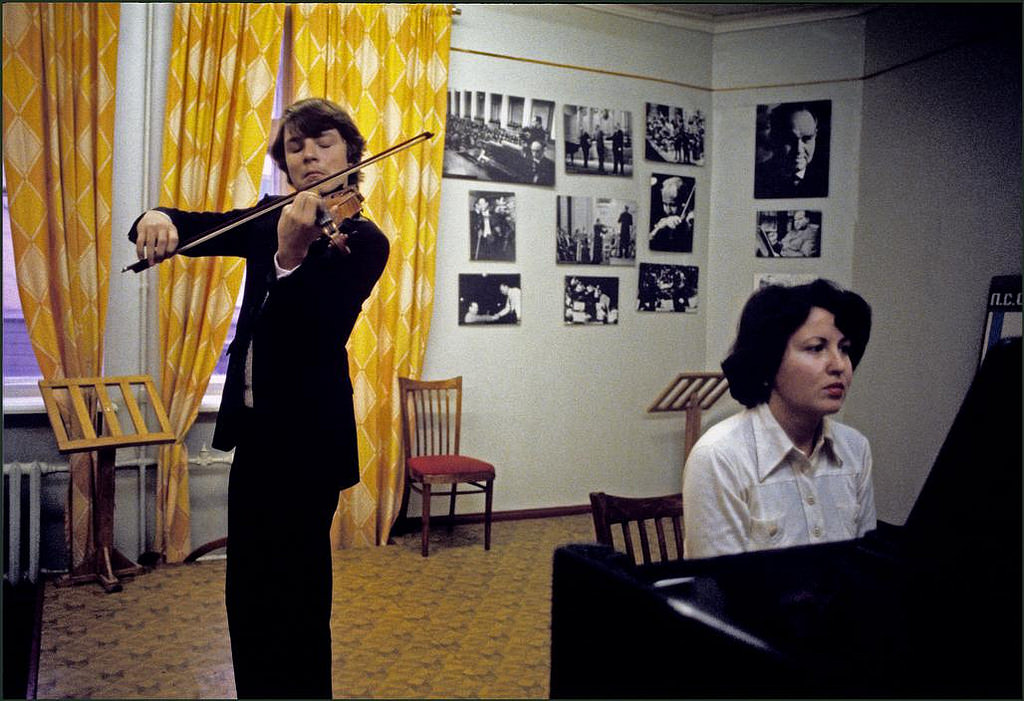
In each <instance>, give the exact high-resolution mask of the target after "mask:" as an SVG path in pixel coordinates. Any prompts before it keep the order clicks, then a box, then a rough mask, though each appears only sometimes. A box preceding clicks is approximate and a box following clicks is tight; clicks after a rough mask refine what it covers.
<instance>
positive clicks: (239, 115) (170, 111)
mask: <svg viewBox="0 0 1024 701" xmlns="http://www.w3.org/2000/svg"><path fill="white" fill-rule="evenodd" d="M283 33H284V5H281V4H271V3H252V4H249V3H212V4H205V3H192V4H180V5H177V6H176V7H175V13H174V28H173V32H172V39H171V42H172V43H171V45H172V47H173V50H172V55H171V65H170V72H169V76H168V81H167V123H166V134H165V137H164V146H163V171H162V172H163V183H162V186H161V191H160V204H161V205H164V206H169V207H177V208H179V209H186V210H194V211H225V210H228V209H232V208H236V207H248V206H251V205H253V204H255V203H256V200H257V198H258V195H259V187H260V178H261V173H262V170H263V162H264V156H265V154H266V150H267V145H268V142H269V128H270V120H271V113H272V110H273V106H274V87H275V82H276V78H277V70H278V64H279V63H280V51H281V38H282V36H283ZM244 268H245V263H244V261H242V260H240V259H237V258H203V259H187V258H185V257H184V256H176V257H174V258H172V259H170V260H169V261H168V262H166V263H164V264H162V265H161V266H160V267H159V288H160V291H159V345H160V363H161V371H160V380H161V396H162V398H163V401H164V405H165V406H166V407H167V413H168V416H169V418H170V421H171V425H172V428H173V429H174V432H175V434H176V435H177V436H178V438H179V441H178V442H177V443H174V444H172V445H169V446H162V447H161V448H160V452H159V459H158V475H159V476H158V480H157V516H156V542H155V544H154V547H155V548H156V550H157V551H158V552H160V553H161V554H162V555H163V556H164V558H165V559H166V560H167V561H168V562H180V561H181V560H183V559H184V558H185V557H186V556H187V555H188V553H189V551H190V549H191V537H190V523H189V521H190V519H189V499H188V450H187V448H186V447H185V445H184V444H183V443H181V438H183V437H184V436H185V433H186V432H187V431H188V429H189V428H190V427H191V426H192V423H193V422H194V421H195V418H196V416H197V414H198V413H199V405H200V402H201V401H202V398H203V393H204V392H205V391H206V386H207V384H208V383H209V380H210V375H211V374H212V373H213V369H214V367H215V366H216V364H217V358H218V356H219V355H220V352H221V349H222V348H223V347H224V340H225V338H226V336H227V333H228V330H229V327H230V325H231V316H232V313H233V312H234V307H235V298H236V296H237V295H238V288H239V287H240V285H241V281H242V275H243V272H244Z"/></svg>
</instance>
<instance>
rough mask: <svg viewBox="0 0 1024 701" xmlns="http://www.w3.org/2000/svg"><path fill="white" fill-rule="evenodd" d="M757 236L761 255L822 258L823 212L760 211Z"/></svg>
mask: <svg viewBox="0 0 1024 701" xmlns="http://www.w3.org/2000/svg"><path fill="white" fill-rule="evenodd" d="M755 235H756V236H757V257H758V258H820V257H821V212H818V211H812V210H809V209H807V210H805V209H797V210H793V211H774V212H758V213H757V231H756V232H755Z"/></svg>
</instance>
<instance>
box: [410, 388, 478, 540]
mask: <svg viewBox="0 0 1024 701" xmlns="http://www.w3.org/2000/svg"><path fill="white" fill-rule="evenodd" d="M398 390H399V396H400V399H401V402H402V404H401V417H402V444H403V446H404V452H405V489H404V490H403V492H402V508H401V510H400V516H401V519H402V520H403V521H405V520H406V518H407V511H408V509H409V493H410V491H413V490H415V491H416V492H417V493H419V494H421V495H422V497H423V517H422V526H421V529H420V532H421V536H420V537H421V540H422V544H421V549H422V554H423V557H427V556H428V555H429V539H430V500H431V499H432V498H433V497H439V496H447V497H449V500H450V501H449V506H448V519H449V523H451V522H452V521H453V520H454V518H455V497H456V496H457V495H459V494H483V495H484V549H485V550H490V549H491V502H492V496H493V487H494V465H492V464H491V463H489V462H484V461H483V460H479V459H477V458H472V457H469V456H467V455H461V454H460V453H459V438H460V434H461V427H462V377H461V376H459V377H453V378H450V379H447V380H413V379H410V378H407V377H399V378H398ZM435 485H448V487H449V489H448V490H447V491H443V492H435V491H433V488H434V486H435ZM460 485H468V486H466V487H464V488H463V489H459V486H460Z"/></svg>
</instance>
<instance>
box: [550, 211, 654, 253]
mask: <svg viewBox="0 0 1024 701" xmlns="http://www.w3.org/2000/svg"><path fill="white" fill-rule="evenodd" d="M636 210H637V208H636V202H634V201H632V200H618V199H613V198H609V197H597V198H594V197H573V196H569V195H559V196H558V197H557V215H556V221H555V224H556V227H557V232H558V240H557V244H556V253H555V262H556V263H581V264H584V265H633V263H634V262H635V260H636V234H635V228H634V227H635V222H636V219H635V216H634V215H635V214H636Z"/></svg>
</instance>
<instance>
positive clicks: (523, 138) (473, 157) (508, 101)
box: [442, 89, 555, 186]
mask: <svg viewBox="0 0 1024 701" xmlns="http://www.w3.org/2000/svg"><path fill="white" fill-rule="evenodd" d="M554 116H555V103H554V102H552V101H551V100H538V99H533V98H529V97H517V96H513V95H504V94H501V93H493V92H485V91H482V90H454V89H450V90H449V91H448V123H447V129H446V131H445V143H444V166H443V171H442V175H444V176H446V177H451V178H466V179H469V180H490V181H493V182H500V183H519V184H528V185H545V186H551V185H554V184H555V161H554V158H555V141H554V137H555V135H554V131H553V130H554V122H553V120H554Z"/></svg>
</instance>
